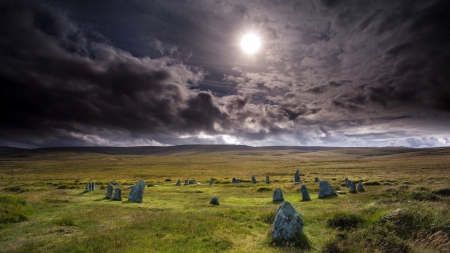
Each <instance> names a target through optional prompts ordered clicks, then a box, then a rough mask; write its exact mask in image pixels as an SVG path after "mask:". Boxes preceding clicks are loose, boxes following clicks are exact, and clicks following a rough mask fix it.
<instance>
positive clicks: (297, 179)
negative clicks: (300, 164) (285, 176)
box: [294, 170, 301, 184]
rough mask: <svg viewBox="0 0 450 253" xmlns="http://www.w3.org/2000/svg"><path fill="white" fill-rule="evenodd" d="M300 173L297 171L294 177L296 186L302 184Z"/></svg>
mask: <svg viewBox="0 0 450 253" xmlns="http://www.w3.org/2000/svg"><path fill="white" fill-rule="evenodd" d="M300 182H301V181H300V171H299V170H297V171H296V172H295V175H294V184H300Z"/></svg>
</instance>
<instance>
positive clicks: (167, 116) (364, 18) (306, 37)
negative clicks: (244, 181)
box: [0, 0, 450, 147]
mask: <svg viewBox="0 0 450 253" xmlns="http://www.w3.org/2000/svg"><path fill="white" fill-rule="evenodd" d="M0 5H1V6H0V14H1V15H0V21H1V24H2V25H0V30H1V33H0V34H1V35H0V52H1V54H0V79H1V83H2V85H1V89H2V92H1V93H0V104H1V106H0V130H1V131H0V145H12V146H27V147H37V146H60V145H119V146H129V145H173V144H188V143H241V144H249V145H323V146H400V145H401V146H411V147H432V146H444V145H449V142H448V138H449V137H450V136H449V135H450V133H449V131H448V129H447V127H446V126H448V124H450V72H449V71H448V69H449V68H450V44H449V43H448V41H450V27H449V24H450V16H448V15H447V13H448V12H449V11H450V3H448V1H444V0H441V1H438V0H434V1H408V2H404V1H398V2H395V1H394V2H392V1H370V2H365V1H363V2H361V1H348V2H345V3H341V2H335V1H269V0H266V1H244V2H243V1H237V0H227V1H220V0H219V1H207V0H190V1H175V0H168V1H128V2H126V3H125V2H111V1H96V2H95V3H89V4H87V3H85V2H83V1H76V0H72V1H63V2H60V1H51V0H48V1H44V0H39V1H2V2H1V3H0ZM106 7H108V8H106ZM117 17H120V19H119V18H117ZM118 20H119V21H118ZM248 31H253V32H255V33H257V34H259V35H260V36H261V37H262V41H263V46H262V50H261V51H260V52H259V53H258V54H256V55H254V56H248V55H245V54H244V53H243V52H242V51H241V50H240V49H239V45H238V44H239V38H240V37H241V36H242V35H243V34H245V33H246V32H248Z"/></svg>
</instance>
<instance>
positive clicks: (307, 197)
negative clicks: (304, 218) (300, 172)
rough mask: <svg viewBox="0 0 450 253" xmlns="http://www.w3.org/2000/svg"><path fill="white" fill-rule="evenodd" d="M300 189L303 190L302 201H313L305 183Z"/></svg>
mask: <svg viewBox="0 0 450 253" xmlns="http://www.w3.org/2000/svg"><path fill="white" fill-rule="evenodd" d="M300 191H301V192H302V201H311V197H310V196H309V193H308V189H307V188H306V185H304V184H303V185H302V187H300Z"/></svg>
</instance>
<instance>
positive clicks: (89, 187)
mask: <svg viewBox="0 0 450 253" xmlns="http://www.w3.org/2000/svg"><path fill="white" fill-rule="evenodd" d="M84 191H85V192H90V191H91V183H87V184H86V190H84Z"/></svg>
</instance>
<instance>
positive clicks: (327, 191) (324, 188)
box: [319, 180, 337, 199]
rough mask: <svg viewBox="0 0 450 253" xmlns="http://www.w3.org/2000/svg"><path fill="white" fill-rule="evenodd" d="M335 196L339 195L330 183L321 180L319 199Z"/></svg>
mask: <svg viewBox="0 0 450 253" xmlns="http://www.w3.org/2000/svg"><path fill="white" fill-rule="evenodd" d="M334 196H337V194H336V192H335V191H334V189H333V188H332V187H331V185H330V183H328V181H326V180H321V181H320V183H319V199H322V198H326V197H334Z"/></svg>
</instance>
